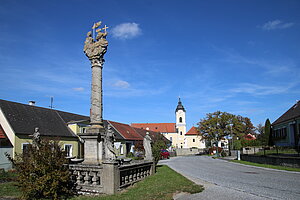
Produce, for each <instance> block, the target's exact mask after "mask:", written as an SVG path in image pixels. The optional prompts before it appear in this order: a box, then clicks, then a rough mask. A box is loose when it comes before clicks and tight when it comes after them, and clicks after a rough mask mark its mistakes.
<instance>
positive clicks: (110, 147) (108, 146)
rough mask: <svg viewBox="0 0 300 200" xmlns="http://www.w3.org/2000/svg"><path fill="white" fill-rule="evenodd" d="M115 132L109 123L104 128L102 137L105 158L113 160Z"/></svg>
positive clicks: (114, 157)
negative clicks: (104, 132) (105, 128)
mask: <svg viewBox="0 0 300 200" xmlns="http://www.w3.org/2000/svg"><path fill="white" fill-rule="evenodd" d="M114 141H115V134H114V131H113V130H112V127H111V125H110V124H109V125H108V127H107V130H106V136H105V138H104V151H105V160H109V161H113V160H116V153H115V151H114Z"/></svg>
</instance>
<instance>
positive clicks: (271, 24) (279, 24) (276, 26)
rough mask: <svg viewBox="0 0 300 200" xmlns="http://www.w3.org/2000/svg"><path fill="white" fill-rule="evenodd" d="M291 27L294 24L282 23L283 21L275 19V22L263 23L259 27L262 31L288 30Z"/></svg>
mask: <svg viewBox="0 0 300 200" xmlns="http://www.w3.org/2000/svg"><path fill="white" fill-rule="evenodd" d="M293 25H294V23H291V22H289V23H284V22H283V21H281V20H278V19H277V20H274V21H269V22H267V23H265V24H264V25H262V26H261V28H262V29H263V30H267V31H270V30H275V29H285V28H289V27H291V26H293Z"/></svg>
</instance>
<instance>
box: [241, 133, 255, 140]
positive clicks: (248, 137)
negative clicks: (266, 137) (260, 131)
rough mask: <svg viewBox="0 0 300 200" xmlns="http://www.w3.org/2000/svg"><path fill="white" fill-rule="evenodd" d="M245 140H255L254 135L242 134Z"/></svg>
mask: <svg viewBox="0 0 300 200" xmlns="http://www.w3.org/2000/svg"><path fill="white" fill-rule="evenodd" d="M244 138H245V140H256V137H255V135H251V134H250V133H249V134H248V135H245V136H244Z"/></svg>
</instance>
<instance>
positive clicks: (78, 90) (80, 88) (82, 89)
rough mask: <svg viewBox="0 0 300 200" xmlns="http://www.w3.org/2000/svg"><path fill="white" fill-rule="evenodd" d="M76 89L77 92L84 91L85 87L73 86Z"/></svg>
mask: <svg viewBox="0 0 300 200" xmlns="http://www.w3.org/2000/svg"><path fill="white" fill-rule="evenodd" d="M72 89H73V90H74V91H76V92H82V91H84V88H83V87H78V88H72Z"/></svg>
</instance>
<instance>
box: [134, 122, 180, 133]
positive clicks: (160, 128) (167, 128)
mask: <svg viewBox="0 0 300 200" xmlns="http://www.w3.org/2000/svg"><path fill="white" fill-rule="evenodd" d="M131 126H132V127H135V128H141V129H146V130H147V128H148V129H149V130H150V131H155V132H161V133H176V127H175V126H176V124H175V123H132V124H131Z"/></svg>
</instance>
